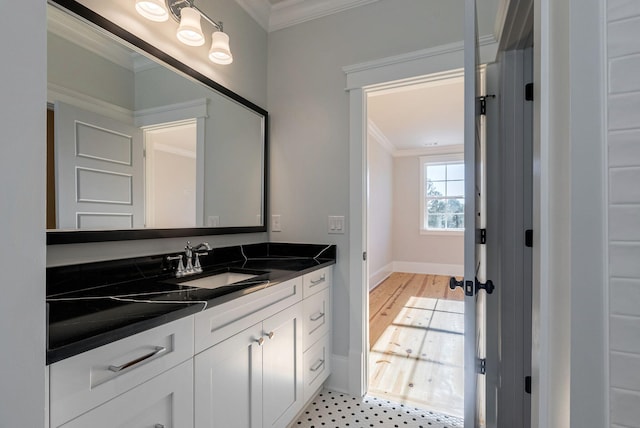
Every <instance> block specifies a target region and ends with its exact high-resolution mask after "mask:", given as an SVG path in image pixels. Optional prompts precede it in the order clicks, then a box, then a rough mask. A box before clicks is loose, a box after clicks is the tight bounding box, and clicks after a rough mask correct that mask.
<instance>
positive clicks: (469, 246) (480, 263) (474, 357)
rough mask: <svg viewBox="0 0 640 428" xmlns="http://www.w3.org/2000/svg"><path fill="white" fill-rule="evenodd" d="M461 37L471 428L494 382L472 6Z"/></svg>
mask: <svg viewBox="0 0 640 428" xmlns="http://www.w3.org/2000/svg"><path fill="white" fill-rule="evenodd" d="M464 37H465V38H464V47H465V48H464V73H465V79H464V81H465V90H464V97H465V99H464V106H465V112H464V121H465V122H464V146H465V147H464V158H465V233H464V291H465V305H464V315H465V342H464V401H465V403H464V426H465V428H476V427H485V426H486V421H487V408H486V391H487V390H488V385H487V379H493V378H494V377H493V376H487V374H486V367H492V366H493V365H486V364H485V356H486V343H487V337H486V335H487V333H492V334H496V332H495V331H494V332H487V330H486V300H487V298H488V297H487V296H488V294H489V293H491V292H492V291H493V289H492V287H493V284H492V282H491V281H488V279H487V278H486V244H485V243H484V242H485V241H484V240H483V239H482V238H481V236H482V235H481V233H480V231H482V230H485V228H486V200H487V199H486V191H487V188H486V171H485V167H484V165H485V141H484V140H485V138H484V133H485V126H484V116H483V114H482V110H483V108H482V103H483V102H484V98H483V96H484V95H485V94H483V93H482V90H483V87H482V86H483V84H482V83H483V76H481V67H480V65H479V55H478V33H477V18H476V0H465V36H464ZM483 286H486V287H487V288H486V289H483V288H482V287H483ZM489 298H495V297H491V296H490V297H489ZM492 388H493V387H492ZM491 419H493V418H491Z"/></svg>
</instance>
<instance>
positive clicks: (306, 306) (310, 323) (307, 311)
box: [302, 288, 331, 350]
mask: <svg viewBox="0 0 640 428" xmlns="http://www.w3.org/2000/svg"><path fill="white" fill-rule="evenodd" d="M302 308H303V309H302V310H303V318H302V320H303V322H302V344H303V349H305V350H306V349H307V348H309V347H310V346H311V345H313V344H314V343H315V342H317V341H318V339H320V338H321V337H322V336H324V335H325V334H327V333H328V332H329V330H330V329H331V288H325V289H324V290H322V291H320V292H318V293H316V294H314V295H312V296H311V297H307V298H306V299H304V300H303V302H302Z"/></svg>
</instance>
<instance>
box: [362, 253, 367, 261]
mask: <svg viewBox="0 0 640 428" xmlns="http://www.w3.org/2000/svg"><path fill="white" fill-rule="evenodd" d="M362 261H365V262H366V261H367V252H366V251H365V252H363V253H362Z"/></svg>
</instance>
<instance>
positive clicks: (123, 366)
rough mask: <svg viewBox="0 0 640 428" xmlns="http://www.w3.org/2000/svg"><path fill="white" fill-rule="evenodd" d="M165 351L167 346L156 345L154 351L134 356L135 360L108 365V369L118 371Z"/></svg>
mask: <svg viewBox="0 0 640 428" xmlns="http://www.w3.org/2000/svg"><path fill="white" fill-rule="evenodd" d="M166 351H167V348H165V347H164V346H156V348H155V351H153V352H150V353H148V354H146V355H143V356H142V357H140V358H136V359H135V360H132V361H129V362H128V363H125V364H123V365H121V366H109V370H111V371H112V372H115V373H118V372H121V371H122V370H126V369H128V368H131V367H133V366H135V365H136V364H140V363H142V362H144V361H146V360H148V359H149V358H153V357H155V356H157V355H160V354H162V353H164V352H166Z"/></svg>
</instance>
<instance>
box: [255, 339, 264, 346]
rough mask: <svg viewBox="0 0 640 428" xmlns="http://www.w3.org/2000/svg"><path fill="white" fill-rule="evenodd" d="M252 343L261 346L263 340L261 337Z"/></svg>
mask: <svg viewBox="0 0 640 428" xmlns="http://www.w3.org/2000/svg"><path fill="white" fill-rule="evenodd" d="M254 342H257V343H258V346H262V345H263V344H264V338H263V337H261V338H260V339H255V340H254Z"/></svg>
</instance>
